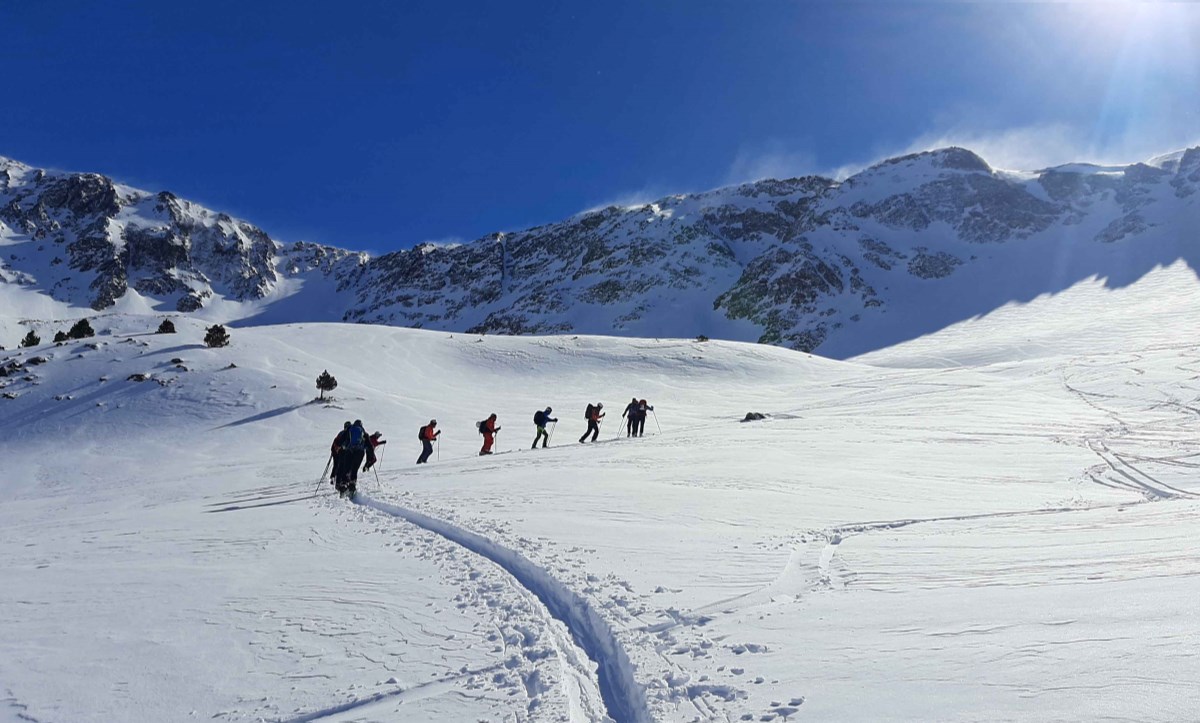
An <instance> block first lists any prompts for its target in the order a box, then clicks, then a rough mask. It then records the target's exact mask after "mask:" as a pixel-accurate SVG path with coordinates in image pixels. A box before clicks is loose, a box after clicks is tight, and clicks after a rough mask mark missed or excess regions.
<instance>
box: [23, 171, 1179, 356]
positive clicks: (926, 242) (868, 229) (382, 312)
mask: <svg viewBox="0 0 1200 723" xmlns="http://www.w3.org/2000/svg"><path fill="white" fill-rule="evenodd" d="M1198 188H1200V148H1192V149H1188V150H1186V151H1182V152H1179V153H1175V154H1171V155H1168V156H1163V157H1160V158H1157V159H1153V160H1151V161H1149V162H1147V163H1137V164H1132V165H1129V166H1122V167H1099V166H1089V165H1086V164H1073V165H1070V166H1062V167H1057V168H1051V169H1045V170H1042V171H1038V172H1030V173H1017V172H1008V171H1001V170H996V169H993V168H992V167H990V166H989V165H988V164H987V163H986V162H985V161H984V160H983V159H982V158H980V157H979V156H977V155H976V154H974V153H972V152H971V151H968V150H966V149H962V148H946V149H941V150H936V151H929V152H925V153H918V154H912V155H907V156H903V157H899V158H894V159H890V160H887V161H884V162H882V163H879V164H877V165H875V166H872V167H870V168H868V169H866V170H864V171H862V172H861V173H858V174H856V175H854V176H852V177H850V178H848V179H846V180H844V181H841V182H838V181H835V180H833V179H828V178H821V177H816V176H810V177H803V178H793V179H785V180H764V181H758V182H755V183H748V184H743V185H739V186H734V187H731V188H724V189H719V190H715V191H710V192H707V193H699V194H686V195H676V196H669V197H666V198H663V199H659V200H658V201H656V202H654V203H648V204H644V205H640V206H633V207H616V206H611V207H608V208H604V209H599V210H596V211H590V212H587V213H582V214H579V215H577V216H574V217H572V218H570V219H567V220H564V221H561V222H558V223H553V224H547V225H544V226H538V227H535V228H530V229H526V230H523V231H517V232H511V233H494V234H490V235H488V236H485V237H483V238H481V239H478V240H476V241H474V242H471V243H466V244H461V245H455V246H437V245H433V244H420V245H418V246H416V247H414V248H412V249H408V250H404V251H398V252H394V253H389V254H385V255H382V256H378V257H374V258H368V257H367V256H366V255H365V254H357V253H353V252H350V251H345V250H341V249H337V248H333V247H329V246H321V245H316V244H306V243H298V244H292V245H283V244H280V243H278V242H276V241H274V240H272V239H271V238H270V237H269V236H267V234H265V233H263V232H262V231H261V230H260V229H258V228H257V227H255V226H253V225H251V224H248V223H246V222H243V221H239V220H236V219H233V218H231V217H229V216H228V215H225V214H221V213H215V212H212V211H209V210H207V209H204V208H202V207H200V206H198V205H196V204H193V203H189V202H188V201H185V200H182V199H179V198H177V197H175V196H174V195H172V194H170V193H167V192H162V193H158V194H149V193H146V192H143V191H138V190H136V189H131V188H128V187H125V186H121V185H119V184H116V183H114V182H112V181H111V180H109V179H107V178H105V177H104V176H99V175H96V174H54V173H49V172H46V171H41V170H36V169H32V168H29V167H27V166H23V165H21V164H18V163H15V162H12V161H7V162H4V161H0V252H3V253H4V258H3V265H0V278H3V279H4V280H5V281H8V282H12V283H26V284H30V285H31V286H35V287H36V288H37V289H38V290H40V291H41V292H42V293H46V294H49V295H51V296H53V297H54V298H56V299H59V300H63V301H67V302H70V303H73V304H76V305H84V304H85V305H87V306H89V307H91V308H92V309H97V310H100V309H105V308H108V307H110V306H112V305H113V304H114V303H115V302H116V301H117V300H118V299H120V298H121V297H122V296H123V295H125V294H127V293H130V291H133V292H136V293H138V294H140V295H142V296H144V297H148V298H150V299H153V300H155V303H156V304H158V306H156V307H155V308H173V309H175V310H178V311H180V312H193V311H196V310H199V309H203V308H204V307H206V305H208V304H209V303H210V302H211V301H212V300H213V299H215V298H218V297H219V298H221V299H228V300H234V301H253V300H260V301H263V302H265V303H270V302H271V301H272V299H273V298H274V295H279V294H281V293H283V291H282V290H283V289H285V288H288V289H291V290H290V291H288V293H290V294H301V295H302V294H304V293H305V289H304V285H303V284H302V285H300V288H299V290H298V291H296V290H295V289H294V288H292V287H289V286H287V285H286V284H284V283H282V282H283V281H284V280H286V279H289V278H298V279H301V280H308V279H312V278H320V279H323V280H325V281H328V282H330V283H332V284H333V285H334V286H335V288H336V294H337V297H338V299H339V310H341V309H344V313H343V316H342V318H343V320H345V321H353V322H364V323H376V324H391V325H402V326H413V327H423V328H429V329H439V330H447V331H468V332H473V333H500V334H547V333H604V334H621V335H635V336H696V335H698V334H706V335H708V336H714V337H724V338H733V339H743V340H752V341H760V342H764V343H771V344H781V345H785V346H789V347H792V348H795V349H800V350H806V351H808V350H817V349H820V348H821V347H822V345H824V344H825V343H826V342H827V341H829V340H830V339H832V338H835V337H838V336H844V335H847V334H853V333H856V332H855V331H854V330H855V327H856V326H858V325H860V324H862V325H863V326H862V328H871V327H870V324H867V322H868V321H872V320H873V323H874V324H875V327H874V328H878V327H879V325H880V324H882V323H883V317H882V316H881V315H883V314H887V313H889V312H891V313H892V314H893V316H892V317H890V318H889V319H888V322H887V323H895V324H905V323H909V322H912V321H913V320H912V319H908V320H907V321H906V320H905V319H904V316H905V315H906V314H908V315H915V314H926V315H929V316H931V317H937V319H935V320H932V321H929V324H933V325H934V326H936V325H937V324H945V323H952V322H953V321H955V320H958V319H960V318H964V317H965V316H969V315H971V314H974V313H985V312H986V311H987V310H988V309H987V308H986V306H987V304H992V303H996V304H999V303H1004V302H1005V301H1007V300H1014V299H1018V298H1019V297H1021V295H1022V294H1024V295H1029V294H1035V293H1042V292H1045V291H1050V292H1053V291H1055V290H1057V289H1056V288H1042V287H1041V286H1039V285H1038V284H1037V283H1031V282H1029V280H1028V279H1022V280H1015V281H1014V280H1009V278H1008V277H1009V276H1012V275H1013V269H1012V268H1010V266H1005V265H1004V264H1011V263H1015V262H1014V261H1013V259H1020V260H1021V261H1020V262H1021V263H1024V264H1026V265H1027V266H1028V261H1027V259H1028V258H1029V257H1030V255H1031V254H1032V256H1033V257H1035V258H1036V257H1038V256H1041V257H1043V258H1045V259H1047V260H1050V259H1055V258H1060V259H1061V258H1064V257H1066V258H1070V259H1074V260H1075V261H1074V262H1073V263H1074V266H1071V267H1070V268H1066V270H1065V271H1064V268H1065V267H1062V266H1061V265H1060V267H1059V268H1057V270H1056V276H1055V278H1054V280H1053V281H1054V283H1055V284H1060V285H1061V284H1062V283H1068V282H1070V281H1073V280H1078V279H1077V278H1075V277H1078V278H1084V277H1086V275H1088V274H1100V275H1104V274H1106V273H1109V271H1108V270H1107V266H1106V265H1119V264H1125V265H1126V266H1127V265H1128V261H1129V257H1130V253H1131V252H1130V251H1129V247H1128V245H1129V244H1138V243H1145V244H1148V245H1149V244H1156V245H1157V247H1161V249H1167V251H1163V253H1167V252H1168V251H1169V250H1170V249H1175V248H1177V247H1178V248H1183V247H1186V246H1187V245H1188V244H1189V243H1191V244H1192V246H1194V245H1195V244H1194V240H1195V237H1194V229H1195V228H1196V227H1197V225H1198V224H1197V221H1200V206H1197V205H1196V203H1195V199H1196V198H1197V196H1195V195H1194V194H1195V193H1196V190H1197V189H1198ZM1139 238H1140V239H1142V240H1141V241H1139ZM1146 239H1150V240H1146ZM6 246H7V248H6ZM1168 247H1169V248H1168ZM1161 249H1160V250H1161ZM1006 250H1009V251H1006ZM1006 254H1008V255H1007V256H1006ZM1168 255H1169V254H1168ZM1153 256H1154V254H1149V255H1148V258H1149V257H1153ZM1004 259H1008V261H1005V260H1004ZM1079 259H1086V260H1087V263H1082V262H1079V261H1078V260H1079ZM39 260H40V263H41V265H40V266H39ZM989 264H994V265H996V273H995V274H992V276H995V278H996V289H995V290H994V292H993V293H991V294H990V295H985V296H986V298H985V299H984V300H983V301H976V302H973V303H974V304H975V305H974V306H972V305H971V304H967V303H964V304H963V305H962V308H961V309H955V308H953V307H954V305H955V303H956V302H955V299H957V298H959V297H960V296H961V295H962V294H963V290H962V289H960V287H959V286H958V285H956V279H958V277H960V276H964V275H968V274H974V275H975V276H973V277H971V278H970V279H967V278H966V277H964V278H963V279H962V281H961V282H958V283H969V284H970V285H971V286H972V287H976V286H978V285H979V279H980V278H988V277H989V274H988V268H989ZM1068 266H1070V265H1068ZM1076 267H1077V268H1076ZM1114 268H1116V266H1114ZM1039 273H1041V270H1040V269H1039V268H1030V269H1029V270H1028V274H1017V275H1018V276H1020V275H1027V276H1030V277H1037V276H1038V274H1039ZM1059 277H1065V278H1059ZM1047 278H1048V279H1049V277H1047ZM989 283H990V282H989ZM1005 284H1013V285H1014V286H1013V287H1012V288H1011V289H1009V288H1006V287H1005ZM1018 287H1019V288H1018ZM974 293H975V290H974V289H972V290H971V294H974ZM968 295H970V294H968ZM922 299H923V301H922ZM914 300H916V301H914ZM918 301H919V302H920V303H918ZM314 303H317V302H316V301H314ZM323 303H324V302H323ZM980 305H982V306H980ZM289 308H294V309H303V308H304V305H303V304H299V305H297V306H291V307H289ZM930 308H933V309H934V312H932V313H931V312H929V311H928V309H930ZM303 316H304V315H303V313H297V318H294V319H291V320H292V321H306V320H308V319H307V318H300V317H303ZM929 324H926V325H927V326H928V325H929ZM917 326H920V324H917ZM860 346H861V345H860Z"/></svg>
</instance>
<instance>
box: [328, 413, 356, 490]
mask: <svg viewBox="0 0 1200 723" xmlns="http://www.w3.org/2000/svg"><path fill="white" fill-rule="evenodd" d="M353 424H354V423H353V422H351V421H349V420H346V424H345V426H343V427H342V431H340V432H338V433H337V436H336V437H334V438H333V444H331V445H329V456H330V457H331V458H333V470H332V471H330V473H329V484H335V483H336V482H337V476H338V467H339V464H338V462H339V459H338V452H340V451H341V447H339V446H338V443H339V442H341V440H342V435H343V434H345V433H346V430H347V429H350V427H351V426H353Z"/></svg>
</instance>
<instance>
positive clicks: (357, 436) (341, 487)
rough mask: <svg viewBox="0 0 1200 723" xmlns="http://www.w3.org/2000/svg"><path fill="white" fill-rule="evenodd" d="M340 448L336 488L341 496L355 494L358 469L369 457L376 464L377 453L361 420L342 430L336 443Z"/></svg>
mask: <svg viewBox="0 0 1200 723" xmlns="http://www.w3.org/2000/svg"><path fill="white" fill-rule="evenodd" d="M336 444H337V446H338V476H337V482H335V483H334V486H335V487H336V488H337V491H338V493H340V494H346V493H349V494H354V493H355V492H356V491H357V485H358V468H359V467H360V466H361V465H362V463H363V457H364V456H365V457H367V459H368V460H369V462H370V463H371V464H374V463H375V452H374V450H373V449H372V448H371V443H370V441H369V440H368V438H367V430H366V429H364V428H363V423H362V420H361V419H356V420H354V424H352V425H350V428H349V429H345V430H342V433H341V434H339V435H338V440H337V442H336Z"/></svg>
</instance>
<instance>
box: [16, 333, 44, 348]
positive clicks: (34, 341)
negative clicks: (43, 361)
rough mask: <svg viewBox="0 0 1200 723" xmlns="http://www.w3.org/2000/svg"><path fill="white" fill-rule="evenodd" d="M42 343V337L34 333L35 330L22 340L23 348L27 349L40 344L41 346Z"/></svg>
mask: <svg viewBox="0 0 1200 723" xmlns="http://www.w3.org/2000/svg"><path fill="white" fill-rule="evenodd" d="M41 343H42V337H40V336H38V335H37V334H36V333H34V331H33V329H30V330H29V333H28V334H26V335H25V338H24V339H22V340H21V346H22V347H26V348H28V347H31V346H37V345H38V344H41Z"/></svg>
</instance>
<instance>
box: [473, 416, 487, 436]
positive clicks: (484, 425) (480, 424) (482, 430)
mask: <svg viewBox="0 0 1200 723" xmlns="http://www.w3.org/2000/svg"><path fill="white" fill-rule="evenodd" d="M475 428H476V429H478V430H479V433H480V434H487V420H486V419H485V420H483V421H482V422H476V423H475Z"/></svg>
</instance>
